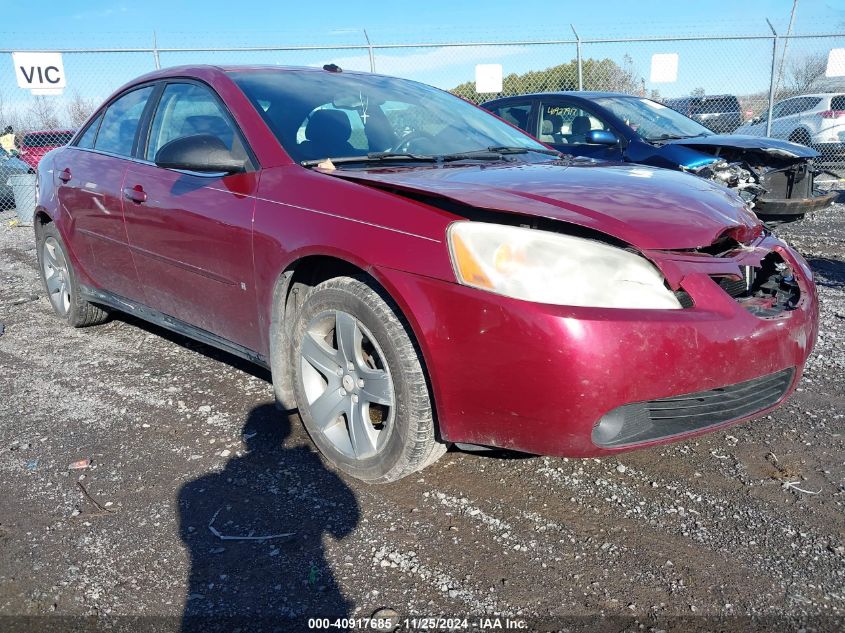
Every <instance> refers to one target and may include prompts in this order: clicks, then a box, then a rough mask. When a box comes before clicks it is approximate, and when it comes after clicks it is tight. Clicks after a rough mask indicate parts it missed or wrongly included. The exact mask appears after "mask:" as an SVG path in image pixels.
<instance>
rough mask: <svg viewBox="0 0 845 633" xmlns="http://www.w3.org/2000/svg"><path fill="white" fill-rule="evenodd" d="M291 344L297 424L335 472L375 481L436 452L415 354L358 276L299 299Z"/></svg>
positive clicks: (385, 306) (406, 470) (408, 469)
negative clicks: (332, 466)
mask: <svg viewBox="0 0 845 633" xmlns="http://www.w3.org/2000/svg"><path fill="white" fill-rule="evenodd" d="M291 339H292V346H293V349H292V355H291V359H292V364H293V371H294V391H295V395H296V402H297V406H298V409H299V414H300V417H301V418H302V421H303V423H304V425H305V428H306V430H307V431H308V433H309V435H310V436H311V438H312V440H313V441H314V443H315V444H316V445H317V447H318V448H319V449H320V451H321V452H322V453H323V455H324V456H325V457H326V459H328V460H329V461H330V462H331V463H332V464H333V465H334V466H336V467H337V468H338V469H339V470H341V471H343V472H345V473H347V474H349V475H351V476H353V477H356V478H358V479H361V480H364V481H367V482H370V483H384V482H389V481H395V480H397V479H400V478H402V477H404V476H406V475H408V474H410V473H412V472H414V471H416V470H419V469H420V468H422V467H424V466H427V465H428V464H430V463H431V462H433V461H434V460H436V459H437V458H438V457H440V456H441V455H442V454H443V452H445V446H444V445H442V444H439V443H438V442H437V441H436V440H435V437H434V418H433V410H432V404H431V397H430V394H429V389H428V385H427V383H426V378H425V374H424V371H423V368H422V364H421V361H420V357H419V353H418V351H417V349H416V347H415V346H414V343H413V341H412V340H411V337H410V335H409V332H408V330H407V329H406V327H405V325H404V324H403V323H402V321H401V320H400V318H399V311H398V309H397V308H396V306H395V304H394V303H393V302H392V301H391V300H390V298H389V297H387V296H386V295H385V294H384V293H383V292H382V291H381V290H380V289H377V288H375V287H374V286H373V285H371V284H370V283H368V282H367V281H366V280H364V279H361V278H354V277H337V278H334V279H329V280H328V281H324V282H323V283H321V284H319V285H317V286H316V287H314V288H313V290H311V292H309V294H308V295H307V297H306V298H305V301H304V302H303V304H302V307H301V309H300V310H299V312H298V314H297V315H296V323H295V325H294V328H293V335H292V337H291Z"/></svg>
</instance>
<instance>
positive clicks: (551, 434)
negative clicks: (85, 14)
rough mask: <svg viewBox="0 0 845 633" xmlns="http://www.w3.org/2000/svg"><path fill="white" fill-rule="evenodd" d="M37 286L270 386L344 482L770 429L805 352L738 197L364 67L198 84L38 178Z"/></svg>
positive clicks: (781, 275) (92, 134)
mask: <svg viewBox="0 0 845 633" xmlns="http://www.w3.org/2000/svg"><path fill="white" fill-rule="evenodd" d="M38 178H39V183H40V198H39V201H38V208H37V222H36V223H35V232H36V238H37V244H38V255H39V262H40V267H41V272H42V274H43V277H44V283H45V285H46V288H47V292H48V293H49V297H50V300H51V302H52V304H53V307H54V308H55V311H56V313H57V314H58V315H60V316H61V317H62V318H64V319H66V320H67V322H68V323H69V324H70V325H73V326H77V327H78V326H84V325H90V324H94V323H99V322H101V321H103V320H105V319H106V318H107V316H108V313H109V311H112V310H118V311H124V312H130V313H132V314H134V315H136V316H140V317H141V318H144V319H148V320H149V321H152V322H154V323H157V324H159V325H161V326H164V327H166V328H170V329H172V330H174V331H176V332H179V333H182V334H184V335H187V336H189V337H193V338H195V339H197V340H199V341H202V342H205V343H207V344H209V345H213V346H216V347H219V348H221V349H224V350H227V351H228V352H231V353H232V354H236V355H238V356H241V357H244V358H247V359H250V360H252V361H254V362H256V363H259V364H262V365H265V366H267V367H269V368H270V369H271V370H272V374H273V382H274V386H275V391H276V394H277V398H278V401H279V403H280V406H281V407H282V408H284V409H288V410H293V409H296V410H298V412H299V415H300V417H301V418H302V421H303V423H304V424H305V427H306V428H307V430H308V432H309V434H310V435H311V437H312V439H313V441H314V442H315V444H316V445H317V446H318V447H319V448H320V450H321V451H322V452H323V453H324V455H325V456H326V458H327V459H328V460H330V461H331V462H332V463H334V464H335V465H336V466H337V467H338V468H340V469H341V470H343V471H345V472H347V473H349V474H351V475H354V476H356V477H359V478H361V479H364V480H367V481H373V482H377V481H390V480H395V479H398V478H400V477H402V476H405V475H407V474H409V473H411V472H413V471H415V470H418V469H420V468H423V467H424V466H426V465H428V464H430V463H432V462H433V461H434V460H436V459H437V458H438V457H439V456H440V455H441V454H442V453H443V452H444V450H445V446H446V444H447V443H456V444H459V445H474V446H497V447H506V448H509V449H516V450H520V451H527V452H532V453H541V454H547V455H570V456H588V455H609V454H612V453H615V452H618V451H623V450H628V449H631V448H635V447H641V446H647V445H651V444H655V443H659V442H665V441H669V440H677V439H680V438H686V437H689V436H691V435H694V434H699V433H702V432H705V431H709V430H713V429H716V428H721V427H723V426H725V425H728V424H731V423H735V422H738V421H740V420H745V419H748V418H751V417H756V416H759V415H760V414H762V413H765V412H767V411H769V410H771V409H772V408H773V407H776V406H777V405H779V404H780V403H781V402H783V400H784V399H785V398H786V397H787V396H788V395H789V394H790V393H791V392H792V390H793V389H795V386H796V384H797V383H798V381H799V379H800V377H801V372H802V369H803V366H804V363H805V361H806V359H807V356H808V354H809V353H810V351H811V349H812V347H813V344H814V342H815V339H816V332H817V321H818V305H817V300H816V291H815V288H814V286H813V278H812V272H811V271H810V268H809V266H808V265H807V263H806V262H805V261H804V259H803V258H802V257H801V256H800V255H799V254H798V253H796V252H795V251H794V250H792V249H791V248H790V247H789V246H787V245H786V244H784V243H783V242H781V241H780V240H779V239H777V238H776V237H775V236H773V235H772V234H770V233H769V232H768V231H767V230H766V229H765V227H764V226H763V225H761V224H760V222H759V221H758V220H757V219H756V218H755V216H754V214H753V213H751V212H750V211H749V210H748V209H747V208H746V207H745V205H744V203H743V202H742V200H740V199H739V198H738V197H737V196H736V195H735V194H733V193H731V192H730V191H728V190H727V189H725V188H723V187H720V186H718V185H715V184H712V183H710V182H707V181H705V180H703V179H701V178H696V177H695V176H690V175H686V174H683V173H679V172H673V171H668V170H661V169H655V168H650V167H643V166H637V165H621V164H611V163H597V162H592V161H580V160H577V159H572V158H566V157H562V156H560V155H559V154H558V153H557V152H554V151H552V150H550V149H548V148H547V147H546V146H544V145H542V144H540V143H538V142H537V141H536V140H534V139H533V138H531V137H530V136H527V135H526V134H524V133H523V132H522V131H520V130H518V129H516V128H514V127H512V126H510V125H508V124H506V123H504V122H503V121H501V120H500V119H498V118H496V117H495V116H493V115H491V114H489V113H487V112H485V111H483V110H481V109H479V108H476V107H474V106H472V105H470V104H468V103H466V102H465V101H462V100H461V99H458V98H457V97H454V96H452V95H450V94H448V93H445V92H442V91H440V90H437V89H434V88H431V87H428V86H425V85H422V84H418V83H415V82H411V81H406V80H400V79H395V78H390V77H383V76H378V75H373V74H365V73H348V72H342V71H341V70H340V69H339V68H337V67H336V66H333V65H328V66H325V67H324V68H323V69H314V68H311V69H308V68H278V67H230V68H217V67H184V68H172V69H168V70H164V71H159V72H156V73H152V74H149V75H145V76H143V77H141V78H139V79H137V80H135V81H133V82H131V83H130V84H128V85H126V86H124V87H123V88H121V89H120V90H118V91H117V92H116V93H115V94H114V95H113V96H112V97H111V98H109V99H108V100H107V101H106V103H105V104H103V106H102V107H101V108H100V109H99V110H98V111H97V112H96V113H95V114H94V115H93V116H92V117H91V119H90V120H89V121H88V122H87V123H86V124H85V125H84V126H83V127H82V129H81V130H80V131H79V132H78V133H77V134H76V136H75V137H74V139H73V141H72V142H71V143H70V145H69V146H67V147H63V148H60V149H57V150H55V151H53V152H50V153H49V154H48V155H47V156H46V157H45V158H44V159H43V160H42V161H41V163H40V164H39V169H38Z"/></svg>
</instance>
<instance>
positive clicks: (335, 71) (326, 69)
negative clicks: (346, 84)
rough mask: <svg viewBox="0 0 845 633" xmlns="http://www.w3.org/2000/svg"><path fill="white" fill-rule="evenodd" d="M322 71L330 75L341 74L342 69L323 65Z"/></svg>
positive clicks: (336, 66)
mask: <svg viewBox="0 0 845 633" xmlns="http://www.w3.org/2000/svg"><path fill="white" fill-rule="evenodd" d="M323 70H325V71H327V72H330V73H342V72H343V69H342V68H341V67H340V66H338V65H337V64H324V65H323Z"/></svg>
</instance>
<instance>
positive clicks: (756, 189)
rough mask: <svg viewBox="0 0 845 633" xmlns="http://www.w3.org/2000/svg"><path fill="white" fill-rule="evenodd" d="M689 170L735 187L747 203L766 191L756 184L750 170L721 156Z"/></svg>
mask: <svg viewBox="0 0 845 633" xmlns="http://www.w3.org/2000/svg"><path fill="white" fill-rule="evenodd" d="M689 171H691V172H692V173H694V174H695V175H696V176H701V177H702V178H707V179H708V180H712V181H713V182H717V183H719V184H721V185H724V186H725V187H730V188H731V189H736V190H737V193H738V194H739V196H740V197H741V198H742V199H743V200H745V201H746V202H749V203H752V202H753V201H754V199H755V198H756V197H757V196H759V195H760V194H761V193H765V191H766V189H765V188H763V187H761V186H760V185H759V184H758V182H757V178H756V177H755V175H754V174H753V173H751V171H750V170H748V169H746V168H745V167H743V166H742V165H740V164H739V163H729V162H728V161H726V160H724V159H721V158H720V159H716V160H714V161H713V162H711V163H707V164H706V165H703V166H701V167H698V168H695V169H690V170H689Z"/></svg>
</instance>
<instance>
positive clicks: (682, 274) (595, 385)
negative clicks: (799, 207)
mask: <svg viewBox="0 0 845 633" xmlns="http://www.w3.org/2000/svg"><path fill="white" fill-rule="evenodd" d="M773 251H774V252H777V253H778V256H779V257H780V258H781V260H782V263H785V264H786V265H787V267H788V271H787V270H786V269H783V270H779V274H781V275H782V277H783V279H780V278H778V279H775V282H776V283H775V285H778V286H779V284H780V282H782V281H787V279H786V278H787V277H789V274H791V275H792V278H791V279H789V280H788V281H789V283H790V284H791V283H794V284H795V286H796V288H797V290H798V294H797V295H795V294H792V293H791V291H790V292H786V294H785V295H783V296H781V294H779V293H778V290H777V288H775V289H773V290H772V289H770V290H771V291H765V290H760V288H757V287H754V286H753V282H750V281H749V282H747V283H751V284H752V286H751V290H749V291H748V292H745V293H744V292H742V291H741V289H739V288H735V289H733V290H732V289H729V288H727V287H725V285H724V284H720V280H721V279H722V278H727V279H733V280H734V281H736V282H737V285H740V284H741V283H742V279H743V278H744V277H745V274H746V273H745V269H746V268H747V267H752V268H759V267H762V265H763V264H762V262H763V261H764V259H765V257H766V255H767V254H769V253H772V252H773ZM647 255H648V257H649V258H651V259H652V260H653V261H655V262H656V263H657V264H658V265H659V267H660V268H661V269H662V270H663V272H664V274H665V275H666V278H667V281H668V283H669V284H670V286H672V288H673V289H674V290H676V292H685V293H687V294H688V295H689V297H690V299H691V302H690V306H689V307H688V308H686V309H681V310H622V309H617V310H613V309H600V308H574V307H564V306H551V305H543V304H536V303H531V302H526V301H519V300H516V299H509V298H506V297H502V296H498V295H493V294H491V293H486V292H482V291H478V290H474V289H472V288H467V287H465V286H460V285H457V284H454V283H448V282H445V281H441V280H436V279H431V278H427V277H422V276H418V275H413V274H410V273H405V272H399V271H395V270H380V272H381V273H382V275H383V278H384V279H385V281H386V283H387V284H388V286H389V287H390V290H391V293H394V296H397V297H399V298H400V303H401V304H403V305H404V306H405V307H406V310H405V313H406V314H412V315H416V316H415V317H414V318H415V319H416V321H415V323H414V324H413V326H414V329H415V330H417V331H418V340H419V341H420V342H421V344H422V345H423V356H424V358H425V363H426V365H427V367H428V370H429V374H430V377H431V383H432V390H433V395H434V401H435V406H436V410H437V415H438V419H439V423H440V432H441V434H442V437H443V439H444V440H446V441H451V442H460V443H465V444H475V445H485V446H497V447H502V448H509V449H514V450H520V451H525V452H529V453H537V454H545V455H564V456H593V455H607V454H612V453H614V452H618V451H621V450H628V449H631V448H634V447H640V446H646V445H650V444H655V443H661V442H666V441H671V440H675V439H679V438H681V437H688V436H692V435H696V434H699V433H703V432H706V431H709V430H713V429H715V428H720V427H722V426H725V425H728V424H733V423H736V422H739V421H741V420H744V419H748V418H749V417H755V416H758V415H760V414H762V413H764V412H766V411H768V410H769V409H771V408H773V407H775V406H777V405H778V404H780V403H781V402H782V401H783V400H784V399H785V398H786V397H787V396H788V395H789V394H790V393H791V392H792V390H794V388H795V386H796V385H797V383H798V380H799V379H800V376H801V372H802V370H803V366H804V363H805V361H806V359H807V356H808V355H809V354H810V352H811V350H812V347H813V345H814V342H815V339H816V335H817V321H818V306H817V299H816V293H815V288H814V286H813V283H812V273H811V272H810V269H809V267H808V266H807V265H806V262H804V261H803V259H802V258H801V257H800V255H797V254H796V253H794V252H793V251H791V249H789V248H788V247H786V246H785V245H783V244H782V243H781V242H779V241H778V240H776V239H774V238H773V237H771V236H765V237H761V238H759V239H758V240H757V241H756V242H755V243H754V244H752V245H750V246H744V247H739V248H738V249H736V250H735V251H734V252H732V253H730V254H729V255H723V256H712V255H706V254H702V253H692V252H689V253H687V252H683V253H678V252H649V253H647ZM768 281H769V280H768V279H763V280H762V281H761V284H760V285H762V284H763V283H766V282H768ZM769 285H770V286H771V285H772V284H771V283H770V284H769ZM767 292H768V294H769V296H768V298H767V297H766V296H765V295H766V293H767ZM745 295H747V296H745ZM763 304H765V305H763ZM766 308H768V309H769V312H766V311H765V309H766ZM761 314H771V315H772V316H760V315H761ZM773 376H774V378H771V377H773ZM761 379H765V380H774V381H775V382H774V383H772V384H769V383H768V382H766V383H765V384H763V385H762V386H761V388H762V389H763V390H764V391H763V392H762V393H761V395H763V396H765V397H762V398H760V399H756V401H755V399H754V398H752V399H750V400H745V401H743V402H740V403H738V406H736V409H735V411H729V410H727V411H726V410H725V409H729V408H730V406H734V405H730V406H727V407H723V408H722V410H716V411H710V410H707V409H706V408H705V409H698V410H697V411H696V412H697V413H699V414H701V413H703V414H704V415H700V416H698V417H697V418H696V419H695V420H694V421H686V422H685V421H683V420H680V421H679V420H674V421H672V423H671V424H670V423H664V424H662V426H661V425H658V426H660V428H658V429H657V431H656V432H654V430H653V429H652V432H650V433H645V434H639V433H633V434H628V435H620V436H619V437H618V438H616V439H615V440H614V435H613V433H612V430H611V431H607V426H605V428H604V429H603V430H602V431H601V432H599V433H598V434H596V431H595V429H596V427H597V425H599V424H600V421H601V420H603V419H606V416H608V415H612V413H613V412H614V411H618V410H619V409H620V408H621V407H631V406H632V405H640V403H654V402H658V401H666V400H667V399H672V398H677V397H678V396H685V395H688V394H694V395H693V397H696V398H698V397H705V396H704V395H701V394H707V393H710V392H712V393H723V392H725V391H730V389H729V388H730V387H731V386H737V387H736V388H735V389H734V391H737V390H738V391H739V393H742V392H744V391H748V386H749V384H752V385H753V383H750V381H759V380H761ZM751 389H753V386H752V387H751ZM729 398H730V397H729ZM714 404H715V403H714ZM723 404H724V402H723ZM649 406H652V405H649ZM654 406H660V405H659V404H658V405H654ZM639 409H640V411H642V409H643V407H642V406H639ZM717 409H718V407H717ZM648 422H649V424H652V423H653V420H649V421H648ZM630 429H631V427H627V428H626V429H625V432H626V434H627V433H628V432H629V431H630Z"/></svg>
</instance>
